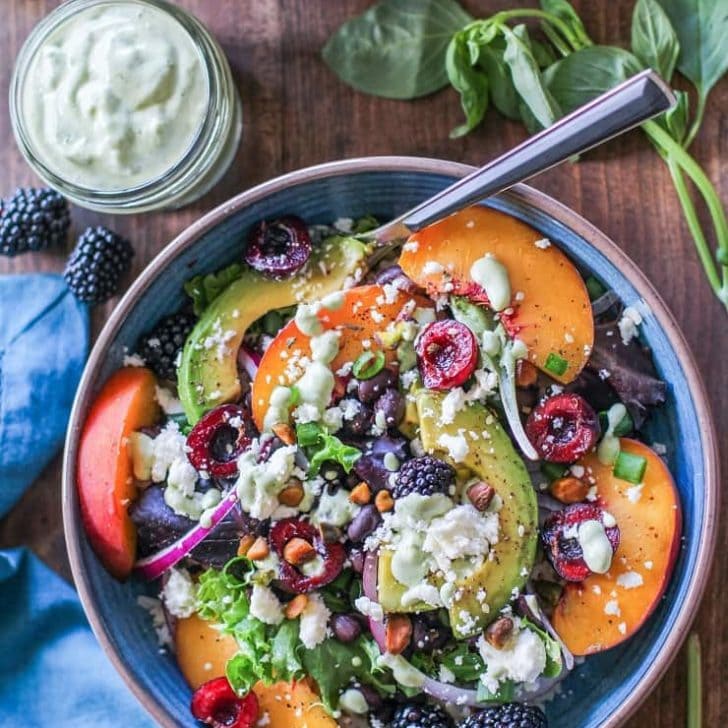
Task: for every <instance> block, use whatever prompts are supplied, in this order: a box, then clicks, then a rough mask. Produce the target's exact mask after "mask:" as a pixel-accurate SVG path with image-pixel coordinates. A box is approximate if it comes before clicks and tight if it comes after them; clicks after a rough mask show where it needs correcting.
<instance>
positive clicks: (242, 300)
mask: <svg viewBox="0 0 728 728" xmlns="http://www.w3.org/2000/svg"><path fill="white" fill-rule="evenodd" d="M366 252H367V249H366V246H365V245H364V244H363V243H361V242H360V241H358V240H356V239H354V238H345V237H336V238H331V239H329V240H327V241H324V243H323V244H322V245H321V246H319V247H317V248H314V250H313V252H312V254H311V258H310V259H309V261H308V263H307V265H306V268H305V271H304V272H303V273H299V274H297V275H296V276H295V277H293V278H290V279H286V280H280V281H279V280H273V279H271V278H266V277H265V276H263V275H261V274H260V273H258V272H256V271H254V270H251V269H246V270H245V272H244V273H243V274H242V276H241V277H240V278H238V279H237V280H236V281H233V282H232V283H231V284H230V285H229V286H228V287H227V288H226V289H225V290H224V291H223V292H222V293H221V294H220V295H219V296H218V297H217V298H216V299H215V300H214V301H213V302H212V303H211V304H210V306H208V308H207V309H206V310H205V312H204V313H203V315H202V316H201V318H200V320H199V321H198V322H197V325H196V326H195V328H194V329H193V330H192V332H191V333H190V335H189V336H188V337H187V341H186V342H185V347H184V350H183V351H182V361H181V363H180V368H179V372H178V375H177V384H178V389H179V397H180V400H181V402H182V406H183V407H184V411H185V414H186V415H187V419H188V421H189V422H190V424H195V422H197V421H198V420H199V419H200V417H202V415H203V414H205V412H207V411H208V410H210V409H212V408H213V407H217V406H218V405H220V404H224V403H225V402H234V401H236V400H237V399H238V398H239V397H240V381H239V379H238V370H237V353H238V349H239V348H240V344H241V342H242V340H243V336H244V335H245V331H246V330H247V328H248V327H249V326H250V325H251V324H252V323H253V322H254V321H256V320H257V319H259V318H260V317H261V316H263V315H264V314H266V313H267V312H268V311H272V310H274V309H277V308H284V307H285V306H292V305H293V304H296V303H302V302H310V301H314V300H317V299H319V298H322V297H324V296H327V295H328V294H330V293H334V292H336V291H340V290H341V289H342V288H343V287H344V282H345V281H346V279H347V278H348V277H349V276H352V275H353V274H354V273H355V271H356V270H357V269H358V268H360V267H361V265H362V261H363V259H364V257H365V255H366Z"/></svg>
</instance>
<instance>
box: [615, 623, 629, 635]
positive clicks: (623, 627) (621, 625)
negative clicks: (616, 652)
mask: <svg viewBox="0 0 728 728" xmlns="http://www.w3.org/2000/svg"><path fill="white" fill-rule="evenodd" d="M617 629H618V630H619V631H620V633H621V634H627V623H626V622H620V623H619V624H618V625H617Z"/></svg>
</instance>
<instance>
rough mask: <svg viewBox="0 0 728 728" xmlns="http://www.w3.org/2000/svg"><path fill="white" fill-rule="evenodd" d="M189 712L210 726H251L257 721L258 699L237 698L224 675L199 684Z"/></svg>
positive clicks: (250, 695)
mask: <svg viewBox="0 0 728 728" xmlns="http://www.w3.org/2000/svg"><path fill="white" fill-rule="evenodd" d="M190 710H191V711H192V715H193V716H194V717H195V718H196V719H197V720H199V721H201V722H203V723H205V724H206V725H210V726H213V728H252V726H254V725H255V724H256V723H257V722H258V698H257V697H256V695H255V693H253V692H250V693H248V694H247V695H245V696H244V697H239V696H238V695H236V694H235V691H234V690H233V689H232V687H230V683H229V682H228V680H227V678H226V677H217V678H215V679H214V680H209V681H208V682H206V683H203V684H202V685H200V687H199V688H197V690H195V692H194V694H193V696H192V704H191V706H190Z"/></svg>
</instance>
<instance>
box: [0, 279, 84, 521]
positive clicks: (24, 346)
mask: <svg viewBox="0 0 728 728" xmlns="http://www.w3.org/2000/svg"><path fill="white" fill-rule="evenodd" d="M88 329H89V325H88V309H87V308H86V306H85V305H84V304H82V303H79V302H78V301H77V300H76V299H75V298H74V297H73V295H72V294H71V292H70V291H69V290H68V288H67V287H66V284H65V282H64V280H63V277H62V276H60V275H55V274H30V275H7V276H0V517H2V516H3V515H5V513H7V511H9V510H10V508H11V507H12V506H13V505H14V504H15V502H16V501H17V500H18V498H20V496H21V495H22V493H23V492H24V491H25V489H26V488H27V487H28V486H29V485H30V484H31V483H32V482H33V481H34V480H35V479H36V478H37V477H38V476H39V475H40V473H41V471H42V470H43V468H44V467H45V466H46V465H47V464H48V462H50V460H51V459H52V458H53V456H54V455H55V454H56V452H57V451H58V449H59V448H60V446H61V444H62V442H63V438H64V435H65V433H66V426H67V424H68V416H69V414H70V411H71V405H72V404H73V397H74V395H75V393H76V387H77V386H78V381H79V379H80V378H81V372H82V371H83V365H84V362H85V361H86V354H87V352H88V342H89V330H88Z"/></svg>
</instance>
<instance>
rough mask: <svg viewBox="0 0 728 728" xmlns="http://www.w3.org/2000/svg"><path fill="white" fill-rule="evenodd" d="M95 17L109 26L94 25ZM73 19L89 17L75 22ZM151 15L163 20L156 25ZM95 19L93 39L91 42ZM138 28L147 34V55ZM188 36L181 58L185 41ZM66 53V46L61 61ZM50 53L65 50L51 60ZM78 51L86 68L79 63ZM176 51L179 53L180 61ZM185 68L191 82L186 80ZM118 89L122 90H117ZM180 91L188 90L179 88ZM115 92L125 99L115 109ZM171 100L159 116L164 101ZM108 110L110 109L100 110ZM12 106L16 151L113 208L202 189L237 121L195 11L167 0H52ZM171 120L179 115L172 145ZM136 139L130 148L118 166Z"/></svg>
mask: <svg viewBox="0 0 728 728" xmlns="http://www.w3.org/2000/svg"><path fill="white" fill-rule="evenodd" d="M114 13H116V14H118V16H119V18H121V19H124V17H123V16H124V13H131V14H132V15H133V14H134V13H136V15H135V16H134V17H133V21H134V22H132V21H130V22H129V23H127V24H126V25H125V24H124V23H121V22H119V23H115V22H114V20H115V17H114ZM158 13H162V14H163V16H159V15H158ZM104 14H106V15H104ZM101 18H103V20H104V22H105V26H104V28H105V31H104V32H106V33H107V36H108V37H107V36H104V35H103V34H102V28H101V20H100V19H101ZM137 18H140V19H142V20H143V19H146V24H145V22H142V21H139V22H136V21H137ZM125 20H129V17H127V18H125ZM81 21H83V22H89V23H90V24H89V25H88V26H87V28H84V27H83V26H82V25H81ZM152 21H158V22H159V23H160V25H159V26H158V27H157V28H156V30H155V29H153V28H152V24H151V23H152ZM74 22H75V23H76V27H74V26H73V23H74ZM169 23H173V24H174V25H170V24H169ZM121 26H123V27H124V29H123V31H119V27H121ZM97 28H98V37H99V40H98V42H97V43H92V41H91V40H90V36H91V35H92V34H96V33H97ZM150 28H151V30H150ZM160 28H161V29H162V30H163V31H164V30H166V31H167V32H160ZM86 31H88V32H86ZM178 31H179V32H178ZM143 33H146V34H147V35H146V36H145V35H143ZM150 33H151V34H150ZM135 34H138V37H135ZM94 38H96V35H94ZM143 40H151V41H152V43H151V45H150V46H149V48H148V50H150V51H151V52H150V53H149V54H147V56H146V58H145V57H144V54H143V51H144V50H145V49H144V47H143V45H142V42H143ZM174 41H177V43H178V47H177V48H175V47H174V46H173V45H172V44H173V42H174ZM62 43H66V46H62ZM135 43H136V44H135ZM70 44H75V45H70ZM59 48H61V50H60V51H59V50H58V49H59ZM191 48H193V49H194V51H193V52H192V53H190V54H189V55H188V57H187V58H186V59H185V58H184V57H183V53H182V52H184V53H186V52H187V51H189V50H190V49H191ZM164 50H168V51H169V53H168V56H165V55H164V54H163V53H162V51H164ZM79 53H85V54H87V55H85V56H79V55H78V54H79ZM69 54H75V57H73V58H71V59H70V62H69V60H68V56H69ZM160 56H161V59H160ZM58 57H60V58H61V59H62V60H61V61H58V62H56V58H58ZM79 58H80V59H81V60H82V61H83V64H85V65H86V66H87V68H81V70H79V66H78V61H79ZM184 61H186V62H187V64H188V65H187V66H184V67H183V65H182V64H183V62H184ZM125 62H126V63H128V66H127V67H124V66H123V63H125ZM100 63H101V64H103V66H104V67H103V73H101V74H100V73H99V67H100V66H99V64H100ZM145 64H146V65H145ZM155 64H156V66H155ZM183 68H184V69H186V70H187V71H189V73H190V74H194V75H192V76H190V75H189V74H188V76H187V77H186V78H184V77H183V74H182V70H183ZM63 74H65V76H64V75H63ZM99 77H101V81H99ZM190 78H193V79H194V83H195V84H197V88H191V87H190V86H189V83H191V82H190ZM183 82H184V83H183ZM198 82H199V83H198ZM125 83H126V86H125V85H124V84H125ZM104 84H108V86H104ZM175 84H176V85H175ZM39 85H41V86H43V85H45V86H46V87H47V88H46V89H45V90H44V89H43V88H38V86H39ZM180 85H182V87H181V90H180V88H179V87H180ZM170 88H171V89H172V90H171V91H170ZM201 89H204V93H206V96H205V95H203V94H201V93H200V90H201ZM120 90H121V91H123V93H125V94H126V95H127V96H128V97H129V98H124V97H123V94H122V95H121V96H120V95H119V92H120ZM189 91H194V92H196V93H190V94H188V95H187V96H185V94H186V93H187V92H189ZM147 92H148V94H149V95H148V96H147V97H145V96H144V94H145V93H147ZM172 93H176V94H178V98H176V99H174V98H173V97H172V96H171V94H172ZM54 94H56V95H55V96H54ZM61 94H63V96H60V95H61ZM164 94H167V96H165V95H164ZM160 99H162V100H161V101H160ZM59 101H60V102H64V103H62V106H63V109H62V113H63V114H64V115H65V116H63V117H61V116H60V115H59V114H58V113H57V111H56V110H57V109H58V107H59V103H58V102H59ZM120 102H123V103H124V104H126V105H127V106H126V108H124V109H122V110H121V112H119V113H118V114H117V111H118V110H119V107H120V105H121V104H120ZM127 102H128V104H127ZM173 102H174V105H173ZM155 104H156V106H155ZM167 104H168V105H167ZM128 109H131V112H128ZM170 110H173V113H169V118H168V119H166V120H165V119H163V118H162V117H161V115H162V113H163V112H169V111H170ZM36 111H38V112H39V113H40V115H39V116H38V118H36V116H35V115H34V114H35V112H36ZM106 112H108V114H109V115H108V116H106V117H105V116H102V115H101V113H106ZM186 112H189V113H187V116H185V113H186ZM111 114H117V116H111ZM132 114H137V116H133V115H132ZM10 116H11V121H12V125H13V131H14V133H15V138H16V140H17V143H18V146H19V147H20V150H21V152H22V154H23V156H24V157H25V159H26V160H27V162H28V164H29V165H30V166H31V167H32V168H33V170H34V171H35V172H36V173H37V174H38V175H39V176H40V177H41V178H42V179H43V180H44V181H45V182H46V183H47V184H48V185H50V186H51V187H53V188H55V189H56V190H58V192H60V193H61V194H62V195H64V196H65V197H67V198H68V199H70V200H72V201H73V202H75V203H76V204H78V205H80V206H81V207H87V208H90V209H92V210H99V211H102V212H110V213H134V212H142V211H146V210H155V209H161V208H177V207H181V206H183V205H186V204H188V203H189V202H192V201H193V200H195V199H197V198H198V197H200V196H202V195H203V194H205V192H207V191H208V190H209V189H210V188H211V187H212V186H213V185H214V184H215V183H216V182H217V181H218V180H219V179H220V177H222V175H223V174H224V172H225V171H226V170H227V168H228V167H229V165H230V163H231V162H232V160H233V158H234V156H235V152H236V150H237V148H238V144H239V141H240V134H241V130H242V112H241V104H240V97H239V95H238V92H237V89H236V87H235V85H234V83H233V78H232V74H231V72H230V66H229V65H228V62H227V59H226V58H225V55H224V53H223V51H222V49H221V48H220V46H219V45H218V43H217V41H216V40H215V39H214V38H213V37H212V36H211V35H210V33H209V32H208V30H207V29H206V28H205V27H204V26H203V25H202V24H201V23H200V22H199V21H198V20H197V19H196V18H194V17H192V16H191V15H190V14H189V13H187V12H185V11H184V10H182V9H180V8H178V7H176V6H174V5H172V4H170V3H168V2H165V0H68V2H65V3H63V4H62V5H61V6H59V7H58V8H56V10H54V11H53V12H52V13H50V14H49V15H48V16H47V17H45V18H44V19H43V20H42V21H41V22H40V23H39V24H38V25H37V26H36V27H35V28H34V30H33V31H32V32H31V34H30V36H29V37H28V39H27V40H26V42H25V44H24V45H23V47H22V49H21V51H20V53H19V55H18V59H17V62H16V66H15V70H14V73H13V78H12V81H11V85H10ZM198 117H199V119H198ZM137 122H138V123H137ZM74 124H75V126H76V128H72V126H73V125H74ZM64 125H65V127H64ZM175 125H176V128H178V129H179V128H180V127H185V129H184V133H183V134H181V135H180V140H179V146H178V147H175V146H174V145H175V144H177V141H175V137H174V134H173V133H172V130H174V129H175ZM66 130H68V131H69V132H70V133H68V134H66V133H65V132H66ZM97 132H99V133H98V134H97V138H96V139H94V138H93V135H94V134H95V133H97ZM101 134H103V137H102V136H101ZM109 140H110V141H109ZM142 143H143V144H145V145H146V146H140V145H142ZM122 144H127V148H126V149H125V148H124V147H123V146H121V145H122ZM134 144H137V145H138V149H137V150H136V152H138V154H137V159H136V161H134V162H133V164H130V165H127V166H128V168H125V169H123V173H121V172H120V170H121V169H122V166H121V164H122V162H124V161H125V160H127V159H130V158H131V156H132V152H131V151H130V148H131V149H132V151H133V149H134V147H133V145H134ZM150 144H151V145H152V151H155V150H154V148H153V145H155V144H157V145H158V146H159V148H160V149H161V148H162V147H163V148H164V155H162V154H161V153H160V155H159V159H157V160H155V161H154V162H153V161H152V160H153V159H154V156H153V154H149V155H145V154H144V152H145V151H146V149H148V148H149V145H150ZM94 145H95V146H94ZM129 145H132V146H131V147H129ZM107 148H108V155H107V154H106V153H105V152H104V150H106V149H107ZM89 149H94V151H95V152H97V154H96V156H94V157H92V156H91V152H89ZM136 152H135V153H136ZM91 159H93V162H91V161H89V160H91ZM66 161H67V162H68V164H67V165H66V166H65V168H64V165H65V162H66ZM155 164H156V167H157V169H155V168H154V167H155ZM160 164H162V165H164V166H163V167H160V166H159V165H160ZM84 165H86V167H87V169H86V170H84ZM91 165H93V172H92V171H91ZM115 165H116V169H115V168H114V167H115ZM145 169H151V170H152V171H151V172H150V174H149V177H144V174H145ZM107 172H108V174H107ZM84 175H85V176H86V179H84ZM135 177H136V179H134V178H135ZM130 179H131V180H132V181H131V182H129V180H130ZM89 180H92V181H91V182H90V181H89Z"/></svg>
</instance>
